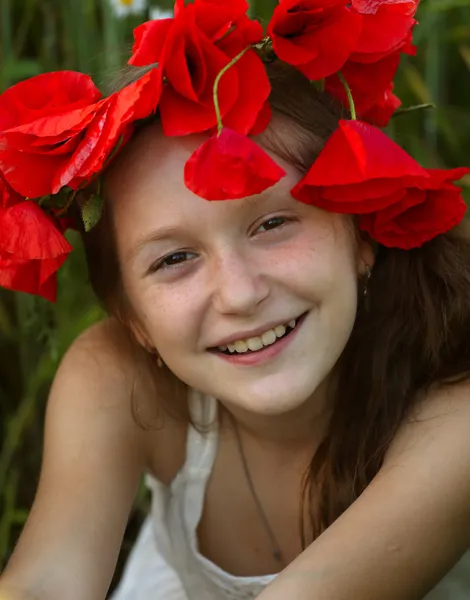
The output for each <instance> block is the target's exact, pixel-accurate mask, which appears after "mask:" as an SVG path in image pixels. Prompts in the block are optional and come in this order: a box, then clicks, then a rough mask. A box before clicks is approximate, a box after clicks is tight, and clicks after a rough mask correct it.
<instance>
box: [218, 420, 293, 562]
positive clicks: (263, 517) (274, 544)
mask: <svg viewBox="0 0 470 600" xmlns="http://www.w3.org/2000/svg"><path fill="white" fill-rule="evenodd" d="M227 412H228V411H227ZM228 414H229V416H230V420H231V422H232V425H233V429H234V431H235V439H236V441H237V446H238V452H239V453H240V458H241V461H242V465H243V471H244V472H245V477H246V480H247V482H248V486H249V488H250V492H251V495H252V496H253V500H254V501H255V504H256V507H257V508H258V512H259V515H260V517H261V520H262V521H263V524H264V527H265V529H266V533H267V534H268V536H269V539H270V542H271V546H272V548H273V549H272V555H273V557H274V559H275V560H277V561H278V562H279V563H281V565H282V566H284V560H283V557H282V552H281V548H280V545H279V542H278V541H277V538H276V535H275V534H274V531H273V529H272V527H271V525H270V524H269V521H268V517H267V516H266V513H265V512H264V509H263V505H262V504H261V501H260V499H259V496H258V494H257V493H256V490H255V486H254V484H253V480H252V478H251V475H250V469H249V467H248V461H247V460H246V456H245V452H244V450H243V444H242V441H241V438H240V431H239V429H238V423H237V422H236V420H235V419H234V417H233V416H232V415H231V414H230V413H228Z"/></svg>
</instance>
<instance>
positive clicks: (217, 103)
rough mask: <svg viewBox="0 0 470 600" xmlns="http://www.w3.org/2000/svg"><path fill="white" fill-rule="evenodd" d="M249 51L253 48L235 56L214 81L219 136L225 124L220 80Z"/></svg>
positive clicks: (249, 47)
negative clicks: (220, 102) (221, 105)
mask: <svg viewBox="0 0 470 600" xmlns="http://www.w3.org/2000/svg"><path fill="white" fill-rule="evenodd" d="M248 50H251V46H248V48H245V49H244V50H242V51H241V52H240V54H237V56H235V58H234V59H232V60H231V61H230V62H229V63H228V65H226V66H225V67H224V68H223V69H222V70H221V71H220V73H219V74H218V75H217V77H216V78H215V81H214V106H215V114H216V116H217V134H218V135H220V133H221V131H222V129H223V128H224V126H223V124H222V114H221V112H220V104H219V96H218V91H219V83H220V80H221V79H222V77H223V76H224V75H225V73H226V72H227V71H228V70H229V69H230V68H232V67H233V65H235V64H236V63H237V62H238V61H239V60H240V59H241V57H242V56H243V55H244V54H246V53H247V52H248Z"/></svg>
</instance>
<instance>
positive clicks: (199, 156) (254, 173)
mask: <svg viewBox="0 0 470 600" xmlns="http://www.w3.org/2000/svg"><path fill="white" fill-rule="evenodd" d="M285 174H286V173H285V171H284V170H283V169H281V167H279V166H278V165H277V164H276V163H275V162H274V161H273V160H272V158H271V157H270V156H268V155H267V154H266V152H264V150H262V149H261V148H260V147H259V146H258V145H257V144H255V142H253V141H252V140H251V139H249V138H247V137H245V136H243V135H240V134H239V133H236V132H235V131H231V130H230V129H223V130H222V131H221V133H220V134H219V135H214V136H213V137H211V138H210V139H209V140H207V142H205V143H204V144H202V146H201V147H200V148H198V149H197V150H196V152H194V154H193V155H192V156H191V158H190V159H189V160H188V162H187V163H186V166H185V171H184V181H185V184H186V187H187V188H188V189H190V190H191V191H192V192H193V193H194V194H196V195H198V196H200V197H201V198H205V199H206V200H234V199H239V198H246V197H248V196H253V195H254V194H260V193H261V192H263V191H264V190H266V189H268V188H269V187H271V186H273V185H274V184H276V183H277V182H278V181H280V180H281V179H282V178H283V177H284V176H285Z"/></svg>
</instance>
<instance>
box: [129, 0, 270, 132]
mask: <svg viewBox="0 0 470 600" xmlns="http://www.w3.org/2000/svg"><path fill="white" fill-rule="evenodd" d="M247 8H248V4H247V3H246V2H245V1H244V0H234V2H230V3H227V2H226V1H225V0H223V1H222V0H197V1H196V2H195V3H193V4H188V5H187V6H184V2H178V3H177V6H176V10H175V18H174V19H165V20H163V21H150V22H148V23H144V24H143V25H141V26H140V27H138V28H137V29H136V30H135V32H134V35H135V44H134V51H133V56H132V58H131V60H130V61H129V62H130V64H133V65H136V66H142V65H149V64H155V63H159V64H160V67H161V69H162V71H163V75H164V77H165V79H166V83H165V85H164V89H163V93H162V99H161V102H160V115H161V120H162V126H163V131H164V133H165V134H166V135H172V136H173V135H186V134H189V133H197V132H202V131H207V130H209V129H211V128H213V127H215V126H216V124H217V120H216V114H215V110H214V98H213V88H214V83H215V80H216V78H217V76H218V74H219V73H220V72H221V71H222V70H223V69H224V68H225V67H226V66H227V65H228V64H229V63H230V62H231V60H232V59H233V58H235V56H237V55H238V54H239V53H241V52H242V51H243V50H244V49H246V48H248V47H249V46H251V45H253V44H256V43H257V42H259V41H261V40H262V38H263V29H262V27H261V25H260V24H259V23H257V22H255V21H252V20H251V19H249V18H248V17H247V16H246V14H245V13H246V10H247ZM253 81H256V85H255V86H254V85H253ZM270 91H271V86H270V83H269V79H268V76H267V74H266V70H265V68H264V65H263V63H262V61H261V59H260V58H259V56H258V55H257V53H256V52H255V51H254V50H248V51H247V52H246V53H245V54H244V56H243V57H242V58H241V59H240V60H239V61H238V62H237V63H235V64H234V65H233V66H232V67H231V68H230V69H228V71H227V72H226V73H225V74H224V75H223V77H222V79H221V81H220V85H219V104H220V110H221V114H222V118H223V121H224V124H225V125H226V127H229V128H232V129H234V130H236V131H238V132H239V133H243V134H248V133H250V132H251V131H252V129H253V128H254V127H256V128H257V129H259V127H260V123H265V122H266V114H267V113H266V112H265V110H264V109H265V104H266V100H267V99H268V97H269V94H270Z"/></svg>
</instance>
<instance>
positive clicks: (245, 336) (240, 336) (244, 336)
mask: <svg viewBox="0 0 470 600" xmlns="http://www.w3.org/2000/svg"><path fill="white" fill-rule="evenodd" d="M304 315H305V313H304ZM304 315H301V316H304ZM299 318H300V317H298V316H297V317H292V318H290V319H287V320H286V321H271V323H267V324H266V325H263V326H262V327H257V328H256V329H251V330H250V331H239V332H238V333H235V334H234V335H231V336H230V337H226V338H222V339H221V340H219V341H218V342H217V343H215V344H213V345H212V346H210V347H209V348H208V350H217V348H218V347H219V346H228V345H229V344H234V343H235V342H236V341H238V340H249V339H250V338H254V337H258V336H259V335H261V334H263V333H265V332H266V331H268V330H269V329H274V328H275V327H278V326H279V325H286V324H287V323H289V322H290V321H292V320H293V319H295V320H297V319H299Z"/></svg>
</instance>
